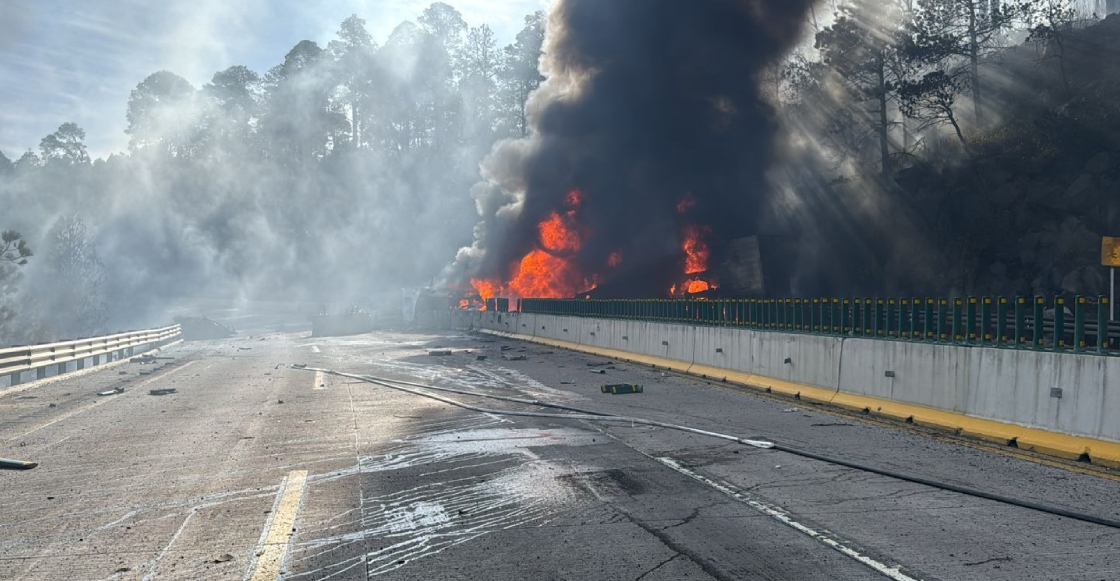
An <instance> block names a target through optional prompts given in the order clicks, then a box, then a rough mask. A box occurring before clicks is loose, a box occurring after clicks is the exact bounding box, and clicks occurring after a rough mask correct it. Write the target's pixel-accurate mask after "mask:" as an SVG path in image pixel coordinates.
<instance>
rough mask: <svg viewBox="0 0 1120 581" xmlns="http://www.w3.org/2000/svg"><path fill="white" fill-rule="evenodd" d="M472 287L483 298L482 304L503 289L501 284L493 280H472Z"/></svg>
mask: <svg viewBox="0 0 1120 581" xmlns="http://www.w3.org/2000/svg"><path fill="white" fill-rule="evenodd" d="M471 286H472V287H474V290H475V291H476V292H477V293H478V296H480V297H482V302H486V301H488V300H490V299H492V298H494V297H496V296H498V291H499V290H500V289H501V284H500V283H498V282H497V281H493V280H479V279H471Z"/></svg>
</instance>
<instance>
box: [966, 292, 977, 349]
mask: <svg viewBox="0 0 1120 581" xmlns="http://www.w3.org/2000/svg"><path fill="white" fill-rule="evenodd" d="M964 336H965V342H966V343H976V342H977V341H976V297H968V304H967V306H966V307H965V320H964Z"/></svg>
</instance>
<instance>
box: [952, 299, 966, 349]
mask: <svg viewBox="0 0 1120 581" xmlns="http://www.w3.org/2000/svg"><path fill="white" fill-rule="evenodd" d="M963 306H964V301H963V300H961V299H959V298H958V299H953V321H952V331H953V340H952V341H951V342H952V343H960V342H961V340H962V339H964V335H963V334H962V333H961V315H962V313H961V311H962V307H963Z"/></svg>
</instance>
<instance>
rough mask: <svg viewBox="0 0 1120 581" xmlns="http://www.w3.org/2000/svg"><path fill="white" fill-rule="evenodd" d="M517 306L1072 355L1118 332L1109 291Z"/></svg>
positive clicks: (1100, 347) (1112, 348) (1105, 349)
mask: <svg viewBox="0 0 1120 581" xmlns="http://www.w3.org/2000/svg"><path fill="white" fill-rule="evenodd" d="M520 310H521V311H522V312H524V313H535V314H544V315H569V316H577V317H603V318H611V319H630V320H640V321H656V322H667V323H687V324H696V325H711V326H720V327H741V328H747V329H756V330H763V331H782V332H793V333H812V334H818V335H832V336H843V337H864V338H874V339H884V340H904V341H920V342H936V343H947V344H958V345H984V346H992V347H1009V348H1019V349H1035V350H1052V351H1072V352H1075V353H1080V352H1084V353H1101V354H1116V350H1117V337H1118V336H1120V332H1118V331H1120V326H1117V325H1116V324H1115V323H1112V324H1111V326H1110V322H1109V320H1108V317H1109V305H1108V298H1107V297H1097V298H1096V299H1093V300H1090V299H1089V298H1087V297H1083V296H1078V297H1076V298H1075V299H1074V300H1073V301H1072V302H1069V301H1067V300H1066V299H1065V298H1064V297H1061V296H1058V297H1054V298H1053V299H1047V298H1045V297H1014V298H1008V297H967V298H952V299H945V298H937V299H934V298H905V299H880V298H855V299H840V298H807V299H804V298H797V299H795V298H786V299H714V300H708V299H644V300H643V299H618V300H611V299H584V300H581V299H522V300H521V301H520ZM1055 330H1057V332H1055Z"/></svg>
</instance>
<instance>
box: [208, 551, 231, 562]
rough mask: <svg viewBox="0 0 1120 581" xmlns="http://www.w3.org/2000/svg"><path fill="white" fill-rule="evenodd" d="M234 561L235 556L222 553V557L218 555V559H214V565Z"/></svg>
mask: <svg viewBox="0 0 1120 581" xmlns="http://www.w3.org/2000/svg"><path fill="white" fill-rule="evenodd" d="M232 560H233V555H231V554H229V553H222V554H221V555H218V556H217V557H214V561H213V562H214V563H228V562H230V561H232Z"/></svg>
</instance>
